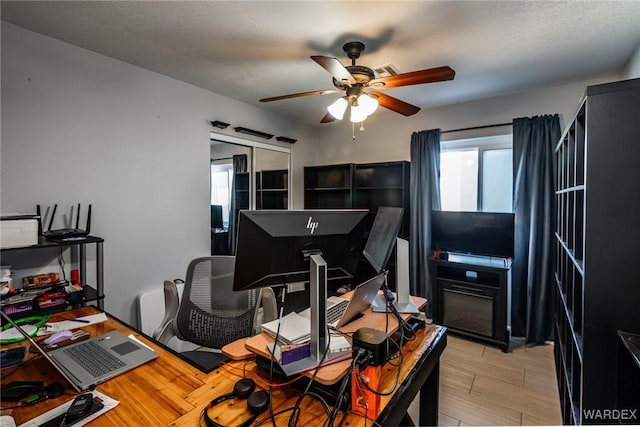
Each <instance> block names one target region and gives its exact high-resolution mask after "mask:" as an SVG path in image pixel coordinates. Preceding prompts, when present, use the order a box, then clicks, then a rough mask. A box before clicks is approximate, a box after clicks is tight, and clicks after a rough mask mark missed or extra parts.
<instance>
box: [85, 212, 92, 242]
mask: <svg viewBox="0 0 640 427" xmlns="http://www.w3.org/2000/svg"><path fill="white" fill-rule="evenodd" d="M85 231H86V232H87V235H89V233H91V204H89V210H88V211H87V229H86V230H85Z"/></svg>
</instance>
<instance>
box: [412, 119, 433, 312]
mask: <svg viewBox="0 0 640 427" xmlns="http://www.w3.org/2000/svg"><path fill="white" fill-rule="evenodd" d="M409 198H410V200H411V207H410V224H411V225H410V234H409V281H410V283H411V294H412V295H418V296H421V297H424V298H426V299H427V301H428V303H427V309H426V314H427V316H429V317H431V316H432V297H433V284H432V283H431V281H432V277H433V276H432V275H431V271H430V268H431V267H430V265H431V263H430V262H429V259H430V257H431V211H432V210H434V209H435V210H440V129H431V130H424V131H421V132H414V133H413V134H412V135H411V176H410V181H409Z"/></svg>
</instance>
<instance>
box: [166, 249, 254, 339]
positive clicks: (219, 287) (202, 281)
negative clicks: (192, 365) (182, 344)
mask: <svg viewBox="0 0 640 427" xmlns="http://www.w3.org/2000/svg"><path fill="white" fill-rule="evenodd" d="M234 267H235V257H234V256H222V255H219V256H208V257H202V258H196V259H194V260H193V261H191V262H190V263H189V267H188V268H187V276H186V278H185V284H184V291H183V292H182V298H181V300H180V307H179V309H178V315H177V316H176V318H175V322H174V328H175V330H176V332H177V335H178V336H179V338H181V339H183V340H186V341H191V342H193V343H196V344H198V345H202V346H205V347H212V348H222V347H223V346H225V345H226V344H228V343H230V342H233V341H235V340H237V339H239V338H244V337H249V336H251V335H252V334H253V324H254V317H255V314H256V307H257V304H258V301H259V300H260V291H259V290H250V291H241V292H234V291H233V272H234Z"/></svg>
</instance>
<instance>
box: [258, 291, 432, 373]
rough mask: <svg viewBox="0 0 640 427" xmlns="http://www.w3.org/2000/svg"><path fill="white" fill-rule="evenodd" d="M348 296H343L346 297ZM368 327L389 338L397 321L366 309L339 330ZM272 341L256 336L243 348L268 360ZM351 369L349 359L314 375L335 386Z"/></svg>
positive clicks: (422, 302)
mask: <svg viewBox="0 0 640 427" xmlns="http://www.w3.org/2000/svg"><path fill="white" fill-rule="evenodd" d="M348 296H349V294H347V295H346V296H345V298H346V297H348ZM411 298H412V299H413V303H414V304H415V305H416V306H417V307H422V306H424V305H425V304H426V302H427V300H426V299H424V298H420V297H411ZM401 316H402V317H403V318H404V319H405V320H406V319H408V318H409V317H411V314H402V315H401ZM363 327H368V328H373V329H378V330H380V331H385V332H386V333H387V335H389V336H391V335H392V334H393V333H394V332H395V331H397V330H398V320H397V319H396V318H395V317H394V316H388V315H387V313H376V312H374V311H373V310H372V309H371V308H368V309H367V310H366V311H365V312H364V315H363V316H362V317H360V318H358V319H356V320H354V321H352V322H350V323H347V324H346V325H345V326H343V327H342V328H340V331H341V332H344V333H346V334H350V333H353V332H355V331H357V330H358V329H360V328H363ZM273 341H274V339H273V338H272V337H271V336H269V335H268V334H266V333H264V332H263V333H261V334H258V335H256V336H254V337H251V338H249V339H248V340H247V341H246V343H245V346H246V347H247V349H249V350H250V351H251V352H253V353H256V354H259V355H261V356H263V357H266V358H268V359H270V358H271V354H270V353H269V350H268V347H267V344H268V343H273ZM350 367H351V359H349V360H345V361H343V362H340V363H336V364H332V365H329V366H326V367H323V368H321V369H319V370H318V372H317V373H316V378H315V379H316V381H318V382H319V383H321V384H325V385H331V384H335V383H337V382H338V381H340V380H341V379H342V377H344V375H345V374H346V373H347V372H348V371H349V369H350Z"/></svg>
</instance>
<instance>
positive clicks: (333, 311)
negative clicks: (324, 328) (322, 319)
mask: <svg viewBox="0 0 640 427" xmlns="http://www.w3.org/2000/svg"><path fill="white" fill-rule="evenodd" d="M348 304H349V300H346V299H345V300H342V301H340V302H339V303H337V304H335V305H333V306H331V307H329V308H328V309H327V323H328V324H332V323H335V322H337V321H338V320H340V318H341V317H342V315H343V314H344V312H345V310H346V309H347V305H348Z"/></svg>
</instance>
